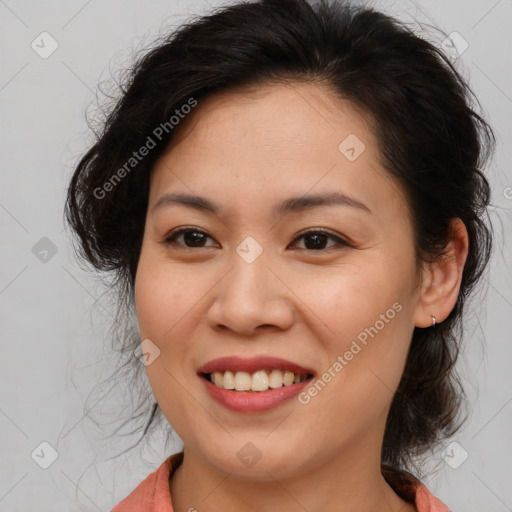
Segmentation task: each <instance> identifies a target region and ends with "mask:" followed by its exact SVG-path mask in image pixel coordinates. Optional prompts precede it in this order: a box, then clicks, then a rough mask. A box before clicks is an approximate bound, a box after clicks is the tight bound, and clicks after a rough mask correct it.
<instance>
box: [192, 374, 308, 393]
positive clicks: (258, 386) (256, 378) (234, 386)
mask: <svg viewBox="0 0 512 512" xmlns="http://www.w3.org/2000/svg"><path fill="white" fill-rule="evenodd" d="M200 375H201V377H202V378H204V379H206V380H208V381H209V382H211V383H212V384H213V385H214V386H216V387H218V388H222V389H225V390H228V391H235V392H246V393H261V392H262V391H268V390H269V389H270V390H272V389H279V388H284V387H290V386H293V385H295V384H300V383H302V382H305V381H306V380H309V379H312V378H313V374H311V373H294V372H291V371H288V370H277V369H274V370H258V371H256V372H252V373H249V372H244V371H229V370H226V371H214V372H211V373H200Z"/></svg>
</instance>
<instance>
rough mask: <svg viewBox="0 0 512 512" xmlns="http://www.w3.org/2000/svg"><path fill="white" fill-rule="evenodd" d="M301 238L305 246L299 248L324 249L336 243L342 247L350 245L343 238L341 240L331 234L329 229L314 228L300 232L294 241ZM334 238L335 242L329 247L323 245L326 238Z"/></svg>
mask: <svg viewBox="0 0 512 512" xmlns="http://www.w3.org/2000/svg"><path fill="white" fill-rule="evenodd" d="M301 238H303V239H304V240H305V242H304V245H305V247H303V248H301V249H306V250H309V251H324V250H326V249H331V248H333V247H335V246H336V245H341V246H344V247H350V244H349V243H348V242H346V241H345V240H342V239H341V238H339V237H337V236H335V235H333V234H332V233H330V232H329V231H325V230H323V229H315V230H310V231H306V232H305V233H302V234H301V235H299V236H298V237H297V238H296V239H295V240H294V241H296V240H300V239H301ZM329 239H331V240H335V241H336V243H335V244H334V245H331V246H330V247H327V248H326V247H325V245H326V243H327V240H329Z"/></svg>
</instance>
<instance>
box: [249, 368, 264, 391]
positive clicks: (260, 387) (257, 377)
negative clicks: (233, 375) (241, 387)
mask: <svg viewBox="0 0 512 512" xmlns="http://www.w3.org/2000/svg"><path fill="white" fill-rule="evenodd" d="M251 389H252V390H253V391H266V390H267V389H268V375H267V372H266V371H265V370H260V371H257V372H254V373H253V374H252V378H251Z"/></svg>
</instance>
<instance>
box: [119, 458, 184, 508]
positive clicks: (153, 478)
mask: <svg viewBox="0 0 512 512" xmlns="http://www.w3.org/2000/svg"><path fill="white" fill-rule="evenodd" d="M182 455H183V452H179V453H176V454H174V455H171V456H170V457H168V458H167V459H165V460H164V461H163V462H162V463H161V464H160V466H159V467H158V468H157V469H155V471H153V472H152V473H150V474H149V475H148V476H147V477H146V478H145V479H144V480H143V481H142V482H140V484H139V485H137V487H136V488H135V489H134V490H133V491H132V492H131V493H130V494H129V495H128V496H126V498H124V499H123V500H122V501H121V502H119V503H118V504H117V505H116V506H115V507H114V508H113V509H112V511H111V512H156V511H158V512H173V510H172V504H171V493H170V489H169V478H170V476H171V474H172V471H173V469H175V468H176V467H177V466H178V465H179V464H180V463H181V459H182Z"/></svg>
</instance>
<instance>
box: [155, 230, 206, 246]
mask: <svg viewBox="0 0 512 512" xmlns="http://www.w3.org/2000/svg"><path fill="white" fill-rule="evenodd" d="M181 236H183V241H184V242H185V244H190V245H185V248H189V249H192V248H194V247H205V246H204V245H203V244H204V242H205V241H206V239H207V238H211V237H210V236H209V235H208V234H207V233H206V232H205V231H202V230H200V229H197V228H191V227H185V228H180V229H177V230H176V231H174V232H173V233H171V234H170V235H169V236H167V237H166V238H165V239H164V240H163V242H162V243H164V244H166V245H183V244H181V243H177V242H176V240H177V239H178V238H180V237H181ZM206 247H211V246H206Z"/></svg>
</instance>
